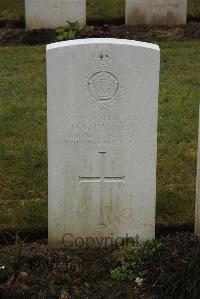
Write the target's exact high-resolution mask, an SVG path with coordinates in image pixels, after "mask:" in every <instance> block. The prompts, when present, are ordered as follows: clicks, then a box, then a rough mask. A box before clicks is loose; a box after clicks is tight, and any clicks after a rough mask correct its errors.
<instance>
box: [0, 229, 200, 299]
mask: <svg viewBox="0 0 200 299" xmlns="http://www.w3.org/2000/svg"><path fill="white" fill-rule="evenodd" d="M160 242H162V244H163V245H162V246H161V248H160V249H159V251H155V252H154V251H152V254H151V255H150V256H148V257H147V258H146V260H145V261H144V264H143V266H142V269H141V272H142V273H143V278H144V281H143V284H142V286H140V287H136V286H135V283H134V282H133V281H114V280H112V278H111V274H110V271H111V269H113V268H115V267H116V266H117V261H116V260H115V259H114V257H113V254H112V253H113V250H117V248H110V249H96V250H94V249H85V250H69V249H67V248H66V249H63V250H55V249H54V250H48V247H47V243H46V242H45V241H40V242H35V243H31V244H26V243H23V242H18V244H17V245H14V246H7V247H3V248H1V249H0V298H2V299H4V298H20V299H23V298H55V299H56V298H57V299H71V298H80V299H84V298H85V299H86V298H91V299H94V298H99V299H100V298H102V299H103V298H104V299H117V298H125V299H128V298H131V299H134V298H138V299H139V298H140V299H141V298H143V299H145V298H146V299H150V298H151V299H156V298H157V299H158V298H159V299H160V298H163V299H164V298H165V299H166V298H171V299H178V298H200V239H199V237H197V236H196V235H194V234H189V233H179V234H176V235H173V236H172V235H169V236H167V237H163V238H161V239H160ZM124 252H125V253H126V248H124ZM129 254H131V251H129ZM130 266H131V267H132V266H133V265H132V264H130Z"/></svg>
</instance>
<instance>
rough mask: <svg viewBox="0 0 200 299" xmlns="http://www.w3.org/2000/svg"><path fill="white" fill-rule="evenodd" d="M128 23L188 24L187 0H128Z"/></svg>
mask: <svg viewBox="0 0 200 299" xmlns="http://www.w3.org/2000/svg"><path fill="white" fill-rule="evenodd" d="M125 11H126V16H125V19H126V25H130V26H133V25H168V26H172V25H182V24H186V17H187V0H151V1H150V0H126V9H125Z"/></svg>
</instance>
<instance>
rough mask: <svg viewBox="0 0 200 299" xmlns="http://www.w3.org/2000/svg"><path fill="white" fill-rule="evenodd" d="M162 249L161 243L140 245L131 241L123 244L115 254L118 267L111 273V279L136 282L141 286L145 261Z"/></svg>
mask: <svg viewBox="0 0 200 299" xmlns="http://www.w3.org/2000/svg"><path fill="white" fill-rule="evenodd" d="M161 247H162V243H161V242H160V241H147V242H145V243H140V242H139V241H138V240H133V239H130V240H128V242H127V243H126V244H123V243H122V244H121V245H119V247H118V248H117V249H116V250H115V251H114V253H113V258H114V261H115V262H116V267H115V268H114V269H113V270H112V271H111V277H112V278H113V279H114V280H120V281H124V280H127V281H135V282H136V283H137V284H138V285H140V284H141V283H142V280H143V276H144V273H143V265H144V261H145V259H146V258H148V257H150V256H153V255H154V254H155V253H156V252H157V251H158V250H160V248H161Z"/></svg>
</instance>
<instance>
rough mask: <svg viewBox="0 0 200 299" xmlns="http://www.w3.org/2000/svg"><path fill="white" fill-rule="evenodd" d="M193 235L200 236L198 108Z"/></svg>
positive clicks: (199, 137)
mask: <svg viewBox="0 0 200 299" xmlns="http://www.w3.org/2000/svg"><path fill="white" fill-rule="evenodd" d="M195 233H196V234H200V107H199V134H198V152H197V178H196V203H195Z"/></svg>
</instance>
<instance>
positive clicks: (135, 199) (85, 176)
mask: <svg viewBox="0 0 200 299" xmlns="http://www.w3.org/2000/svg"><path fill="white" fill-rule="evenodd" d="M159 62H160V51H159V47H158V46H157V45H153V44H148V43H142V42H136V41H130V40H129V41H128V40H118V39H85V40H74V41H68V42H61V43H54V44H51V45H48V46H47V79H48V80H47V86H48V156H49V174H48V175H49V199H48V200H49V244H50V245H51V246H62V245H63V242H64V243H65V245H72V246H76V245H77V244H78V243H79V245H85V244H86V245H87V242H90V245H92V244H93V243H95V244H93V245H96V246H97V245H99V246H100V245H101V246H106V244H105V243H108V242H109V241H110V242H111V240H112V241H114V240H116V238H124V237H126V236H128V237H136V236H137V235H138V236H139V238H140V239H141V240H146V239H152V238H154V234H155V199H156V156H157V154H156V152H157V109H158V90H159ZM88 240H89V241H88Z"/></svg>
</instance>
